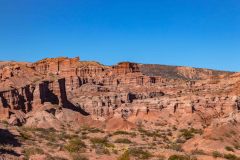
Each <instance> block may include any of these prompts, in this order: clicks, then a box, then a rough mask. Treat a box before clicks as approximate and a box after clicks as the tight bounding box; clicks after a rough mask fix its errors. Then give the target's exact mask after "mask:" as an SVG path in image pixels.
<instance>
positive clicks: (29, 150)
mask: <svg viewBox="0 0 240 160" xmlns="http://www.w3.org/2000/svg"><path fill="white" fill-rule="evenodd" d="M23 153H24V156H25V159H26V160H28V159H29V158H30V156H32V155H36V154H44V151H43V150H42V149H41V148H36V147H31V148H25V149H24V150H23Z"/></svg>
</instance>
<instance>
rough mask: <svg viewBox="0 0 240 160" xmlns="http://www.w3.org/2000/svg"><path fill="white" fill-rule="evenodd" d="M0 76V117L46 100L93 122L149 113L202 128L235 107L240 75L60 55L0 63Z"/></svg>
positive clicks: (41, 105)
mask: <svg viewBox="0 0 240 160" xmlns="http://www.w3.org/2000/svg"><path fill="white" fill-rule="evenodd" d="M0 78H1V81H0V82H1V83H0V86H1V91H0V115H1V116H0V117H1V119H8V118H10V117H11V116H13V115H14V114H16V112H15V111H19V112H22V113H24V114H28V113H29V112H31V111H34V110H38V109H39V108H44V105H45V103H48V104H51V105H57V106H60V107H61V108H66V109H70V110H73V111H76V112H79V113H80V114H81V115H82V116H85V117H89V118H91V119H93V120H96V121H106V120H109V119H111V118H114V117H119V118H121V119H124V120H126V121H129V122H132V123H133V124H135V123H136V121H137V120H139V119H141V116H142V115H144V114H147V115H148V114H153V113H154V115H152V116H150V117H149V119H156V118H162V119H165V120H166V121H169V122H170V123H173V124H176V125H179V124H180V125H182V126H186V125H188V124H189V123H193V124H195V125H196V126H198V127H202V126H207V125H209V124H211V122H212V120H213V119H215V118H217V117H222V116H225V115H227V114H230V113H231V112H234V111H237V110H238V109H239V108H240V107H239V102H238V101H239V100H238V99H239V98H238V93H239V89H238V88H239V87H238V84H239V80H240V78H239V76H238V74H236V73H231V72H222V71H214V70H207V69H195V68H189V67H172V66H161V65H144V64H137V63H131V62H121V63H119V64H117V65H114V66H104V65H102V64H100V63H98V62H86V61H80V58H79V57H76V58H67V57H60V58H47V59H43V60H40V61H38V62H36V63H32V64H30V63H17V62H8V63H4V64H2V65H1V68H0ZM15 116H16V115H15ZM143 117H144V116H143ZM170 117H172V118H171V120H169V118H170Z"/></svg>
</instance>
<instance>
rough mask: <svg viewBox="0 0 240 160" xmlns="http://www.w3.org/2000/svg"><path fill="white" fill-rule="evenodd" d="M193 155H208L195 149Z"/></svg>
mask: <svg viewBox="0 0 240 160" xmlns="http://www.w3.org/2000/svg"><path fill="white" fill-rule="evenodd" d="M192 154H193V155H206V153H205V152H204V151H203V150H199V149H195V150H193V151H192Z"/></svg>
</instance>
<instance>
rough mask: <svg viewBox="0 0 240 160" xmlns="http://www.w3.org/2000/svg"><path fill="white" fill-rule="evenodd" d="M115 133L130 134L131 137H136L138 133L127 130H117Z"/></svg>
mask: <svg viewBox="0 0 240 160" xmlns="http://www.w3.org/2000/svg"><path fill="white" fill-rule="evenodd" d="M113 135H129V136H131V137H135V136H136V133H134V132H127V131H116V132H114V133H113Z"/></svg>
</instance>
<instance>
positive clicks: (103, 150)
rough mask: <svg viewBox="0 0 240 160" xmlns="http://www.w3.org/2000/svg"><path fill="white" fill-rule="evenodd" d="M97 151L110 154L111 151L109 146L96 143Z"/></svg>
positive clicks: (97, 152)
mask: <svg viewBox="0 0 240 160" xmlns="http://www.w3.org/2000/svg"><path fill="white" fill-rule="evenodd" d="M95 152H96V154H107V155H110V151H109V149H108V148H107V147H104V146H101V145H96V146H95Z"/></svg>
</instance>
